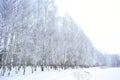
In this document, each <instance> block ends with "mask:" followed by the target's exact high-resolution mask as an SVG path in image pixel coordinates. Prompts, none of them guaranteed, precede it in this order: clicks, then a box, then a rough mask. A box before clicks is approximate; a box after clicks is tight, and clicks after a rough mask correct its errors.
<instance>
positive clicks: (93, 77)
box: [0, 68, 120, 80]
mask: <svg viewBox="0 0 120 80" xmlns="http://www.w3.org/2000/svg"><path fill="white" fill-rule="evenodd" d="M22 72H23V71H22V70H20V71H19V73H18V74H15V72H14V70H12V72H11V75H10V76H8V75H7V72H6V74H5V76H0V80H120V68H83V69H81V68H79V69H66V70H61V69H59V70H49V71H48V70H45V71H44V72H41V71H40V70H39V69H37V71H35V72H34V73H33V74H32V73H31V70H30V68H27V72H26V74H25V75H22Z"/></svg>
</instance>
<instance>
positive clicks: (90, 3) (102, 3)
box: [57, 0, 120, 54]
mask: <svg viewBox="0 0 120 80" xmlns="http://www.w3.org/2000/svg"><path fill="white" fill-rule="evenodd" d="M57 2H58V3H59V13H60V15H64V13H65V12H67V13H69V14H70V15H71V16H72V17H73V19H74V20H75V21H76V23H78V25H80V26H81V27H82V29H83V31H84V32H85V34H86V35H87V36H88V38H89V39H90V40H91V42H92V43H93V45H94V46H95V47H96V48H97V49H98V50H100V51H101V52H103V53H110V54H120V0H58V1H57Z"/></svg>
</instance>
